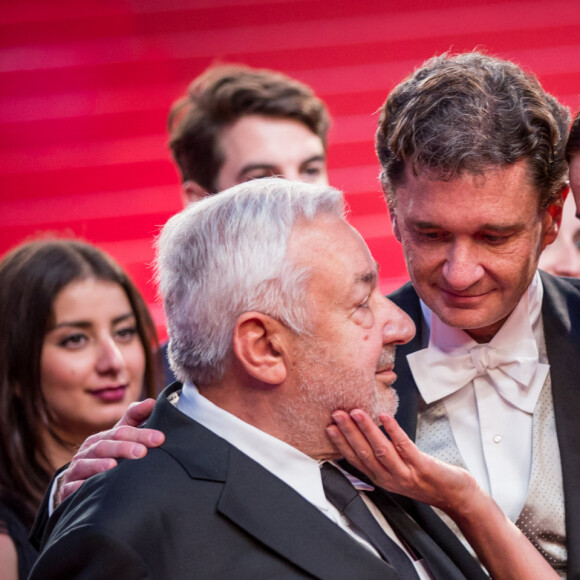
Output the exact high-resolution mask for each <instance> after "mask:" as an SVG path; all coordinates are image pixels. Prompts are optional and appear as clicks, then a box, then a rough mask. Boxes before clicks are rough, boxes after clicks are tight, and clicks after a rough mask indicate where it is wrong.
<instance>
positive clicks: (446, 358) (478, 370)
mask: <svg viewBox="0 0 580 580" xmlns="http://www.w3.org/2000/svg"><path fill="white" fill-rule="evenodd" d="M407 359H408V361H409V365H410V367H411V370H412V371H413V377H414V378H415V382H416V383H417V386H418V388H419V391H420V392H421V396H422V397H423V399H424V400H425V402H426V403H432V402H433V401H437V400H438V399H442V398H443V397H446V396H448V395H451V394H452V393H455V392H456V391H458V390H459V389H461V388H463V387H464V386H465V385H467V384H469V383H470V382H471V381H473V380H474V379H475V378H477V377H479V376H483V375H486V374H487V376H488V377H489V379H490V380H491V382H492V383H493V385H494V387H495V388H496V390H497V392H498V393H499V394H500V395H501V397H503V398H504V399H505V400H506V401H508V402H509V403H511V404H512V405H514V406H516V407H518V408H519V409H522V410H523V411H526V412H528V413H533V411H534V407H535V405H536V401H537V398H538V396H539V394H540V390H541V388H542V386H543V384H544V381H545V379H546V376H547V374H548V369H549V365H546V364H542V363H539V362H538V349H537V346H536V342H535V341H534V340H532V339H527V340H520V341H518V342H515V343H513V344H510V345H506V346H503V347H499V348H494V347H493V346H490V345H489V344H481V345H475V346H473V347H471V348H470V349H466V348H458V349H455V350H453V351H449V352H445V351H443V350H441V349H439V348H437V347H436V346H430V347H428V348H425V349H423V350H420V351H417V352H414V353H411V354H410V355H408V356H407ZM510 379H511V380H510Z"/></svg>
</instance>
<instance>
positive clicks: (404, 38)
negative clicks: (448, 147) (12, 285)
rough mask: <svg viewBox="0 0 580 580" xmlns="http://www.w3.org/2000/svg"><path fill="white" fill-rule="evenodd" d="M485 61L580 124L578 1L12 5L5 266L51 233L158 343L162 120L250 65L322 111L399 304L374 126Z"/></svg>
mask: <svg viewBox="0 0 580 580" xmlns="http://www.w3.org/2000/svg"><path fill="white" fill-rule="evenodd" d="M476 47H478V48H482V49H485V50H486V51H487V52H488V53H491V54H494V55H498V56H501V57H504V58H509V59H511V60H514V61H515V62H517V63H518V64H520V65H522V66H523V67H524V68H527V69H529V70H532V71H533V72H535V73H536V74H537V75H538V77H539V78H540V81H541V82H542V83H543V84H544V86H545V87H546V88H547V89H548V90H549V91H550V92H552V93H553V94H554V95H555V96H557V97H558V98H559V99H560V100H561V101H562V102H564V103H565V104H567V105H568V106H569V107H570V108H571V109H572V110H573V112H576V111H577V110H578V108H579V106H580V3H579V2H578V0H555V1H553V2H546V1H545V0H541V1H537V2H533V1H527V0H526V1H522V0H512V1H509V2H508V1H503V0H496V1H486V2H483V1H481V0H445V1H436V0H401V1H398V2H394V1H392V0H383V1H378V0H357V1H346V0H333V1H331V0H328V1H325V2H321V1H318V0H287V1H282V0H261V1H260V0H254V1H252V0H190V1H187V0H163V1H162V2H160V1H154V0H82V1H79V0H45V1H41V0H22V1H21V0H4V2H2V5H1V9H0V253H4V252H5V251H6V250H7V249H9V248H11V247H13V246H14V245H16V244H18V243H19V242H21V241H22V240H24V239H26V238H28V237H30V236H34V235H38V234H41V233H42V232H46V231H50V232H53V233H58V234H74V235H76V236H81V237H83V238H85V239H87V240H89V241H91V242H95V243H97V244H99V245H100V246H101V247H103V248H104V249H105V250H106V251H108V252H110V253H111V254H112V255H113V256H115V257H116V258H117V259H118V260H119V261H120V262H121V263H122V264H123V265H124V266H125V267H126V268H127V269H128V271H129V272H130V273H131V275H132V277H133V279H134V280H135V282H136V283H137V285H138V286H139V287H140V289H141V290H142V291H143V293H144V294H145V296H146V298H147V301H148V302H149V303H150V305H151V307H152V310H153V313H154V316H155V318H156V320H157V322H158V324H159V325H160V328H161V330H162V324H163V315H162V312H161V309H160V307H159V306H158V305H157V304H156V302H155V289H154V285H153V284H152V282H151V276H152V271H151V268H150V266H149V264H150V262H151V260H152V258H153V251H152V246H151V241H152V238H153V237H154V235H155V233H156V232H157V231H158V229H159V226H160V225H162V224H163V223H165V221H166V220H167V218H168V217H169V216H170V215H172V214H173V213H174V212H176V211H178V210H179V209H180V201H179V195H178V191H179V179H178V175H177V171H176V170H175V168H174V167H173V165H172V163H171V160H170V155H169V152H168V149H167V146H166V141H167V136H166V132H165V120H166V115H167V111H168V109H169V106H170V104H171V102H172V101H173V100H174V99H175V98H177V97H178V96H180V95H181V94H182V93H183V92H184V90H185V88H186V87H187V85H188V84H189V82H190V81H191V80H192V79H193V78H194V77H195V76H196V75H197V74H199V73H200V72H202V71H203V70H204V69H205V68H206V67H207V66H208V65H209V64H211V63H213V62H216V61H221V62H243V63H247V64H249V65H252V66H256V67H268V68H274V69H278V70H281V71H283V72H285V73H287V74H289V75H291V76H293V77H296V78H298V79H300V80H302V81H304V82H306V83H307V84H309V85H311V86H312V87H313V88H314V90H315V91H316V93H317V94H318V95H319V96H320V97H322V98H323V99H324V100H325V101H326V102H327V103H328V105H329V108H330V111H331V113H332V115H333V118H334V125H333V128H332V130H331V133H330V146H329V167H330V181H331V183H332V184H333V185H335V186H336V187H338V188H340V189H343V190H344V191H345V192H346V193H347V199H348V201H349V203H350V205H351V208H352V214H351V223H352V224H353V225H354V226H355V227H357V228H358V229H359V230H360V231H361V232H362V234H363V235H364V237H365V238H366V240H367V242H368V244H369V246H370V248H371V251H372V252H373V254H374V255H375V258H376V259H377V260H378V261H379V263H380V265H381V287H382V289H383V290H384V291H385V292H386V291H390V290H392V289H394V288H395V287H397V286H398V285H400V283H402V282H404V281H406V279H407V274H406V270H405V266H404V262H403V258H402V254H401V250H400V247H399V245H398V243H397V242H396V240H395V239H394V238H393V236H392V232H391V227H390V223H389V219H388V216H387V213H386V210H385V205H384V202H383V200H382V196H381V193H380V188H379V187H378V182H377V174H378V165H377V162H376V159H375V155H374V151H373V133H374V128H375V125H376V122H377V116H376V114H375V113H376V111H377V109H378V108H379V107H380V105H381V104H382V102H383V101H384V99H385V97H386V95H387V93H388V91H389V90H390V89H391V88H392V87H393V86H394V85H395V84H396V83H397V82H398V81H400V80H401V79H402V78H403V77H404V76H406V75H407V74H408V73H409V72H410V71H411V70H412V69H413V68H414V67H416V66H418V65H420V64H421V62H423V60H425V59H426V58H428V57H430V56H432V55H433V54H436V53H441V52H443V51H446V50H452V51H453V52H460V51H464V50H472V49H474V48H476ZM162 333H163V330H162Z"/></svg>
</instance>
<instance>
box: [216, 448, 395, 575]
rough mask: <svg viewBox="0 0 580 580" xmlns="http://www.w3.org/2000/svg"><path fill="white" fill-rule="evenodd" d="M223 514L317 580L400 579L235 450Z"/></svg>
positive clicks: (220, 507)
mask: <svg viewBox="0 0 580 580" xmlns="http://www.w3.org/2000/svg"><path fill="white" fill-rule="evenodd" d="M218 511H219V512H220V513H222V514H223V515H224V516H226V517H227V518H229V519H230V520H231V521H232V522H234V523H235V524H237V525H238V526H239V527H240V528H242V529H243V530H245V531H246V532H247V533H248V534H250V535H252V536H253V537H255V538H256V539H257V540H259V541H260V542H262V543H263V544H265V545H266V546H268V547H269V548H271V549H272V550H274V551H275V552H277V553H278V554H280V555H281V556H282V557H284V558H286V559H287V560H289V561H291V562H293V563H294V564H295V565H296V566H299V567H300V568H302V569H303V570H305V571H306V572H308V573H309V574H312V575H313V576H315V577H316V578H324V579H326V578H328V580H336V579H338V578H357V579H367V578H368V579H369V580H370V579H373V578H376V579H377V580H378V579H383V580H384V579H395V578H398V576H397V574H396V573H395V571H394V570H393V568H392V567H390V566H389V565H388V564H386V563H385V562H383V561H382V560H381V559H379V558H378V557H376V556H375V555H373V554H371V553H370V552H369V551H368V550H367V549H366V548H364V547H363V546H361V545H360V544H358V543H357V542H356V541H355V540H353V539H352V538H351V537H350V536H349V535H348V534H347V533H346V532H344V531H343V530H341V529H340V528H339V527H338V526H337V525H336V524H335V523H334V522H332V521H331V520H329V519H328V518H327V517H326V516H325V515H324V514H322V513H321V512H320V511H319V510H318V509H317V508H316V507H314V506H313V505H312V504H310V503H309V502H307V501H306V500H305V499H304V498H303V497H301V496H300V495H299V494H297V493H296V492H295V491H294V490H293V489H291V488H290V487H289V486H287V485H286V484H285V483H283V482H282V481H281V480H279V479H278V478H277V477H275V476H274V475H272V474H271V473H270V472H268V471H267V470H265V469H264V468H262V467H261V466H259V465H258V464H257V463H255V462H254V461H252V460H251V459H250V458H249V457H247V456H246V455H244V454H242V453H240V452H239V451H237V450H236V449H232V450H231V453H230V460H229V465H228V475H227V481H226V483H225V486H224V490H223V493H222V494H221V497H220V500H219V503H218Z"/></svg>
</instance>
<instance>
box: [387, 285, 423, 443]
mask: <svg viewBox="0 0 580 580" xmlns="http://www.w3.org/2000/svg"><path fill="white" fill-rule="evenodd" d="M388 298H389V299H390V300H392V301H393V302H394V303H395V304H396V305H397V306H398V307H399V308H401V310H403V311H404V312H406V313H407V314H408V315H409V316H410V317H411V319H412V320H413V322H414V324H415V329H416V333H415V336H414V337H413V338H412V339H411V341H409V342H408V343H407V344H403V345H400V346H397V351H396V357H395V369H394V370H395V374H396V375H397V380H396V381H395V384H394V388H395V390H396V391H397V394H398V395H399V408H398V410H397V414H396V419H397V421H398V422H399V425H401V427H402V428H403V429H404V430H405V432H406V433H407V435H408V436H409V437H410V438H411V439H413V440H415V434H416V432H417V416H418V413H419V391H418V389H417V385H416V384H415V379H414V378H413V373H412V372H411V368H410V367H409V363H408V362H407V355H408V354H410V353H412V352H415V351H417V350H420V349H421V348H423V314H422V312H421V304H420V302H419V297H418V296H417V293H416V292H415V290H414V288H413V286H412V284H411V283H410V282H409V283H408V284H405V285H404V286H403V287H402V288H400V289H399V290H397V291H396V292H394V293H393V294H391V295H389V296H388Z"/></svg>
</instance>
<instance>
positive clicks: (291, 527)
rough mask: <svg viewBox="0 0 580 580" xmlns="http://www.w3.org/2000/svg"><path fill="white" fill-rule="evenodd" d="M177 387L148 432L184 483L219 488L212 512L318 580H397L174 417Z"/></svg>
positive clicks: (266, 475)
mask: <svg viewBox="0 0 580 580" xmlns="http://www.w3.org/2000/svg"><path fill="white" fill-rule="evenodd" d="M180 388H181V385H179V384H178V383H175V384H173V385H171V386H170V387H168V388H167V389H166V390H165V391H164V392H163V393H162V394H161V395H160V397H159V400H158V404H157V405H156V406H155V409H154V412H153V414H152V415H151V418H150V419H149V421H148V422H147V426H148V427H151V428H155V429H160V430H162V431H164V432H165V433H166V441H165V443H164V444H163V448H164V450H165V451H166V452H167V453H169V454H170V455H172V456H173V457H174V459H175V460H176V461H178V462H179V463H180V464H181V465H182V466H183V468H184V469H185V470H186V471H187V472H188V473H189V475H190V477H192V478H193V479H207V480H211V481H216V482H223V486H224V487H223V491H222V493H221V495H220V499H219V501H218V505H217V506H216V509H217V511H218V512H220V513H221V514H222V515H223V516H225V517H227V518H228V519H230V520H231V521H232V522H234V523H235V524H236V525H237V526H238V527H239V528H240V529H242V530H244V531H245V532H246V533H247V534H249V535H251V536H252V537H254V538H256V539H257V540H259V541H260V542H261V543H262V544H264V545H265V546H267V547H268V548H270V549H271V550H273V551H274V552H276V553H278V554H279V555H280V556H281V557H283V558H284V559H286V560H288V561H290V562H292V563H293V564H294V565H296V566H298V567H299V568H301V569H303V570H304V571H306V572H307V573H309V574H311V575H312V576H314V577H316V578H321V579H326V578H328V580H339V579H341V578H344V579H346V578H357V579H361V580H366V579H368V580H374V579H376V580H379V579H381V580H395V579H397V578H398V576H397V574H396V573H395V571H394V570H393V568H392V567H390V566H389V565H387V564H386V563H385V562H383V561H382V560H381V559H379V558H377V557H376V556H374V555H373V554H371V553H370V552H369V551H368V550H366V549H365V548H364V547H362V546H361V545H360V544H358V543H357V542H356V541H355V540H353V539H352V538H351V537H350V536H348V534H347V533H346V532H344V531H343V530H341V529H340V528H339V527H338V526H337V525H336V524H335V523H333V522H332V521H331V520H329V519H328V518H327V517H326V516H325V515H324V514H322V513H321V512H320V511H319V510H318V509H317V508H316V507H314V506H313V505H311V504H310V503H309V502H307V501H306V500H305V499H304V498H303V497H301V496H300V495H298V494H297V493H296V492H295V491H294V490H293V489H292V488H290V487H289V486H288V485H286V484H285V483H284V482H282V481H281V480H280V479H278V478H277V477H275V476H274V475H273V474H271V473H270V472H269V471H267V470H266V469H264V468H263V467H262V466H261V465H259V464H258V463H256V462H255V461H253V460H252V459H250V458H249V457H248V456H247V455H244V454H243V453H241V452H240V451H239V450H238V449H236V448H235V447H233V446H232V445H230V444H229V443H228V442H227V441H225V440H224V439H222V438H221V437H218V436H217V435H216V434H215V433H213V432H212V431H209V430H208V429H206V428H205V427H203V426H202V425H200V424H199V423H197V422H195V421H193V420H192V419H190V418H188V417H186V416H185V415H184V414H183V413H181V412H180V411H178V410H177V409H176V408H175V407H174V406H173V405H172V404H171V403H170V402H169V400H170V399H171V397H172V396H173V394H174V393H176V392H177V391H178V390H179V389H180Z"/></svg>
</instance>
